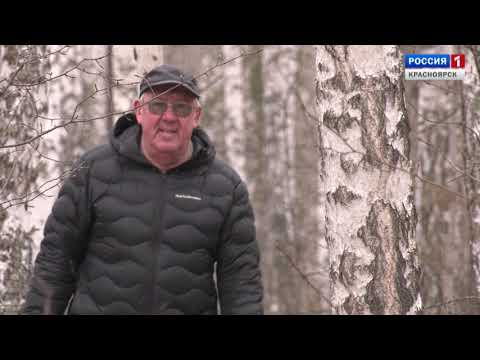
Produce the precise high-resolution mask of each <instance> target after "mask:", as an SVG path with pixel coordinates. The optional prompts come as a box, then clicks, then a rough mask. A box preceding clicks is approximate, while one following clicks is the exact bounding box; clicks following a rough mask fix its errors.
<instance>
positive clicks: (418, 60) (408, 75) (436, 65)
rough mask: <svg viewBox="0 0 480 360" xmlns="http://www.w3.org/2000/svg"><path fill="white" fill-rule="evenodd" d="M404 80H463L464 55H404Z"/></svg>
mask: <svg viewBox="0 0 480 360" xmlns="http://www.w3.org/2000/svg"><path fill="white" fill-rule="evenodd" d="M403 59H404V65H405V80H463V79H464V78H465V54H406V55H404V57H403Z"/></svg>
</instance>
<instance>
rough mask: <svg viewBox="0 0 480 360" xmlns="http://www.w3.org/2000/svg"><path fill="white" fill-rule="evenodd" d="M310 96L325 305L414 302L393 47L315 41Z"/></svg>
mask: <svg viewBox="0 0 480 360" xmlns="http://www.w3.org/2000/svg"><path fill="white" fill-rule="evenodd" d="M317 68H318V73H317V80H318V83H317V101H318V114H319V122H320V125H321V126H320V134H319V136H320V143H321V151H322V155H321V156H322V170H323V175H324V180H325V182H324V184H323V186H324V189H323V191H324V193H325V194H326V199H327V202H326V219H325V220H326V238H327V242H328V247H329V252H330V276H331V281H332V304H333V308H334V311H335V312H336V313H340V314H345V313H349V314H352V313H353V314H406V313H412V312H415V311H416V310H417V309H418V308H419V307H420V306H421V300H420V294H419V291H418V264H417V256H416V244H415V241H414V237H413V235H414V229H415V224H416V217H415V209H414V204H413V190H412V179H411V175H410V162H409V161H408V156H409V148H408V145H409V141H408V124H407V121H406V110H405V107H404V100H403V88H402V86H401V81H400V76H401V71H400V69H401V68H400V57H399V51H398V48H397V47H394V46H318V47H317Z"/></svg>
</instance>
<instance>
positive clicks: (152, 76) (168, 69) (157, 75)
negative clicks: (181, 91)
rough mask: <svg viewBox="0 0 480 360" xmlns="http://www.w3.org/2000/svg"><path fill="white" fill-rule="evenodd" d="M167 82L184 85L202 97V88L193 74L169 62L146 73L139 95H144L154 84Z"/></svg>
mask: <svg viewBox="0 0 480 360" xmlns="http://www.w3.org/2000/svg"><path fill="white" fill-rule="evenodd" d="M166 84H172V85H175V84H180V85H181V86H182V87H184V88H185V89H187V90H188V91H190V92H191V93H192V94H193V95H194V96H195V97H196V98H199V97H200V89H199V88H198V85H197V81H196V80H195V79H194V78H193V76H192V75H190V74H188V73H186V72H182V71H180V70H179V69H178V68H176V67H175V66H173V65H168V64H164V65H160V66H157V67H156V68H154V69H153V70H151V71H149V72H148V73H147V74H145V76H144V77H143V79H142V81H141V82H140V88H139V94H138V96H139V97H140V96H142V94H143V93H144V92H145V91H146V90H149V89H152V88H153V87H154V86H158V85H166Z"/></svg>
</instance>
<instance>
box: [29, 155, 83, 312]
mask: <svg viewBox="0 0 480 360" xmlns="http://www.w3.org/2000/svg"><path fill="white" fill-rule="evenodd" d="M74 169H75V170H74V171H73V173H72V175H71V176H70V177H69V178H67V179H66V180H65V181H64V183H63V186H62V187H61V189H60V192H59V194H58V197H57V199H56V200H55V203H54V205H53V208H52V212H51V213H50V215H49V217H48V219H47V222H46V224H45V228H44V238H43V240H42V242H41V245H40V251H39V253H38V255H37V257H36V259H35V265H34V270H33V276H32V279H31V282H30V287H29V290H28V293H27V296H26V301H25V303H24V305H23V307H22V310H21V314H30V315H33V314H63V313H64V312H65V309H66V307H67V304H68V301H69V299H70V297H71V295H72V294H73V292H74V288H75V281H76V279H75V273H76V270H77V267H78V265H79V262H80V261H81V259H82V256H83V252H84V250H85V247H86V245H87V232H88V227H89V216H90V215H89V211H88V200H87V198H88V196H87V188H88V186H87V185H88V166H87V163H86V162H85V161H84V160H83V159H81V160H80V161H79V162H78V163H77V164H76V165H75V166H74Z"/></svg>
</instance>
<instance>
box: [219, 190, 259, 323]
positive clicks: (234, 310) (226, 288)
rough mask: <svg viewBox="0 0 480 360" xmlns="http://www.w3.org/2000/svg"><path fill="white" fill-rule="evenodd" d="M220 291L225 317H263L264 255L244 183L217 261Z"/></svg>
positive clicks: (236, 193)
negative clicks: (262, 257) (259, 247)
mask: <svg viewBox="0 0 480 360" xmlns="http://www.w3.org/2000/svg"><path fill="white" fill-rule="evenodd" d="M217 261H218V263H217V287H218V294H219V301H220V309H221V313H222V314H226V315H248V314H257V315H260V314H263V303H262V301H263V285H262V277H261V271H260V252H259V249H258V244H257V241H256V238H255V219H254V214H253V209H252V206H251V204H250V201H249V198H248V191H247V188H246V186H245V184H244V183H243V182H240V183H239V184H238V185H237V186H236V188H235V190H234V194H233V204H232V207H231V210H230V213H229V215H228V218H227V219H226V222H225V225H224V229H223V232H222V238H221V243H220V247H219V251H218V259H217Z"/></svg>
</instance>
